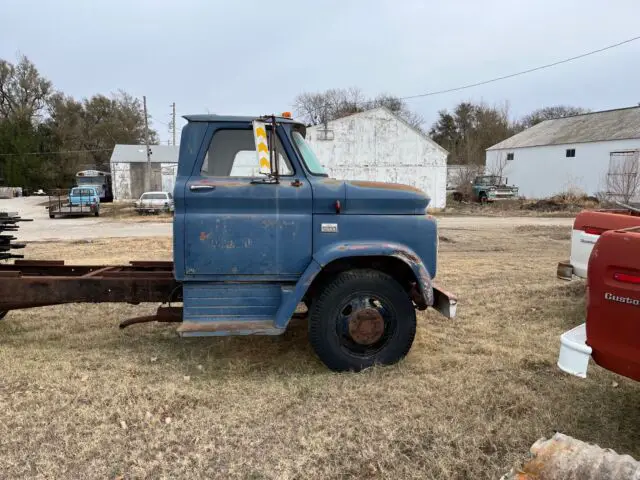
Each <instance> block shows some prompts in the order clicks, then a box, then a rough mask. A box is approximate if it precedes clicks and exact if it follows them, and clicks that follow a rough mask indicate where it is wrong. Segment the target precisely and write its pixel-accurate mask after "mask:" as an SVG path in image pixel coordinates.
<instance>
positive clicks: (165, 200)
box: [135, 192, 174, 215]
mask: <svg viewBox="0 0 640 480" xmlns="http://www.w3.org/2000/svg"><path fill="white" fill-rule="evenodd" d="M173 209H174V204H173V195H171V193H169V192H144V193H143V194H142V195H140V198H139V199H138V200H137V201H136V204H135V210H136V212H138V213H139V214H140V215H142V214H145V213H173Z"/></svg>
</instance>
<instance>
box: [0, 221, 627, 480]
mask: <svg viewBox="0 0 640 480" xmlns="http://www.w3.org/2000/svg"><path fill="white" fill-rule="evenodd" d="M441 234H442V235H443V236H444V237H446V238H447V239H449V241H443V242H441V243H440V249H441V252H440V272H439V275H438V278H439V281H440V282H441V283H442V284H443V285H445V286H446V287H448V288H449V289H451V290H452V291H455V292H456V293H458V294H459V297H460V307H459V318H458V319H457V320H455V321H448V320H445V319H443V318H441V317H439V316H438V315H437V314H435V313H433V312H428V313H421V314H420V321H419V329H418V334H417V337H416V341H415V344H414V346H413V349H412V351H411V352H410V354H409V356H408V357H407V358H406V360H404V361H403V362H401V363H400V364H398V365H396V366H392V367H387V368H374V369H371V370H370V371H366V372H363V373H361V374H335V373H331V372H329V371H327V370H326V369H325V367H324V366H323V365H322V364H321V363H320V362H319V361H318V360H317V359H316V358H315V356H314V355H313V353H312V351H311V349H310V347H309V344H308V342H307V338H306V326H305V324H304V322H302V323H297V324H295V325H293V326H292V328H291V329H290V330H289V331H288V332H287V333H286V334H285V335H284V336H282V337H277V338H268V337H255V338H219V339H215V338H196V339H179V338H178V337H177V336H176V335H175V334H174V331H173V330H174V327H171V326H160V325H141V326H135V327H132V328H130V329H127V330H125V331H119V330H118V329H117V323H118V322H119V321H120V320H122V319H124V318H127V317H129V316H132V315H137V314H139V313H140V312H142V311H149V310H151V308H152V307H151V306H141V307H132V306H125V305H110V304H109V305H70V306H62V307H55V308H42V309H33V310H27V311H22V312H12V313H10V314H9V315H8V316H7V317H6V319H5V320H4V321H2V322H0V364H1V365H2V369H3V372H2V376H1V377H0V452H1V453H0V472H1V473H0V477H3V478H21V477H22V478H24V477H29V478H141V477H146V478H186V477H188V478H253V479H259V478H285V479H286V478H291V479H292V478H336V479H337V478H420V479H443V478H446V479H471V478H473V479H482V478H491V479H495V478H498V477H499V476H500V475H501V474H502V473H505V472H506V471H507V470H509V468H510V467H511V466H512V465H513V464H514V463H516V462H518V460H519V459H521V458H522V457H523V456H524V455H525V454H526V452H527V451H528V448H529V447H530V445H531V444H532V443H533V442H534V441H535V440H536V439H538V438H539V437H542V436H547V437H548V436H551V435H552V434H553V432H554V431H556V430H558V431H561V432H563V433H566V434H569V435H572V436H574V437H577V438H579V439H582V440H585V441H592V442H597V443H599V444H600V445H602V446H604V447H609V448H614V449H615V450H616V451H618V452H620V453H629V454H631V455H633V456H635V457H636V458H638V457H640V442H639V441H638V439H639V438H640V410H638V408H637V400H638V396H639V395H640V384H637V383H634V382H632V381H629V380H626V379H624V378H621V377H618V376H615V375H613V374H610V373H608V372H606V371H604V370H602V369H600V368H599V367H597V366H594V365H593V364H592V366H591V367H590V372H589V378H588V379H586V380H580V379H577V378H574V377H570V376H567V375H565V374H563V373H561V372H560V371H559V370H558V369H557V367H556V365H555V363H556V360H557V353H558V347H559V338H558V336H559V335H560V333H561V332H563V331H564V330H566V329H568V328H570V327H572V326H573V325H576V324H578V323H580V322H582V321H583V310H584V303H583V295H584V284H583V283H582V282H577V281H576V282H572V283H562V282H560V281H559V280H556V279H555V267H556V263H557V261H558V260H560V259H563V258H566V257H567V254H568V248H569V244H568V241H567V239H566V237H562V236H561V235H560V234H561V232H560V229H553V228H552V229H548V228H546V229H522V228H519V229H516V230H514V231H504V230H502V231H501V230H498V229H495V230H486V231H468V230H445V229H443V230H442V231H441ZM170 248H171V242H170V240H169V239H151V240H145V239H141V240H113V241H111V240H101V241H97V242H92V243H75V244H70V243H61V244H31V245H30V246H29V247H28V250H27V251H26V253H27V254H28V256H29V257H30V258H66V259H72V260H73V261H74V262H83V263H86V262H99V263H103V262H123V261H126V260H129V259H134V258H135V259H153V258H155V259H167V258H169V257H170V253H169V252H170ZM613 381H615V382H617V383H618V384H619V385H618V386H617V388H614V387H613V386H612V382H613Z"/></svg>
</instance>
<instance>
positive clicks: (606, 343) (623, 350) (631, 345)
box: [558, 217, 640, 381]
mask: <svg viewBox="0 0 640 480" xmlns="http://www.w3.org/2000/svg"><path fill="white" fill-rule="evenodd" d="M636 219H638V217H636ZM588 272H589V275H588V278H587V318H586V323H583V324H582V325H579V326H577V327H575V328H574V329H572V330H569V331H568V332H565V333H564V334H563V335H562V336H561V338H560V345H561V346H560V355H559V359H558V366H559V367H560V369H561V370H563V371H565V372H567V373H570V374H572V375H576V376H578V377H582V378H584V377H586V374H587V367H588V364H589V358H593V360H594V361H595V363H596V364H598V365H600V366H601V367H603V368H606V369H607V370H610V371H612V372H615V373H617V374H619V375H623V376H625V377H629V378H632V379H634V380H637V381H640V226H637V227H632V228H623V229H616V230H609V231H606V232H604V233H602V234H601V235H599V238H598V240H597V241H596V242H595V245H594V246H593V251H592V252H591V255H590V257H589V262H588Z"/></svg>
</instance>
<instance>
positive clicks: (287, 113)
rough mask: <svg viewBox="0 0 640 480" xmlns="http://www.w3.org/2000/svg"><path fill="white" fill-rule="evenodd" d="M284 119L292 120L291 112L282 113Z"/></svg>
mask: <svg viewBox="0 0 640 480" xmlns="http://www.w3.org/2000/svg"><path fill="white" fill-rule="evenodd" d="M282 118H291V112H282Z"/></svg>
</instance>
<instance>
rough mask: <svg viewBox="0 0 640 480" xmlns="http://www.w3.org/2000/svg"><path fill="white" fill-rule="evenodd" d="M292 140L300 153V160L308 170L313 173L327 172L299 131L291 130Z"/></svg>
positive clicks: (324, 173) (323, 173) (321, 173)
mask: <svg viewBox="0 0 640 480" xmlns="http://www.w3.org/2000/svg"><path fill="white" fill-rule="evenodd" d="M293 141H294V143H295V144H296V147H298V150H299V151H300V154H301V155H302V160H303V161H304V163H305V165H306V166H307V168H308V169H309V171H310V172H311V173H312V174H313V175H326V174H327V172H325V170H324V168H323V167H322V164H321V163H320V160H318V157H316V154H315V153H314V151H313V150H311V147H310V146H309V144H308V143H307V141H306V140H305V139H304V137H303V136H302V134H301V133H300V132H293Z"/></svg>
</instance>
